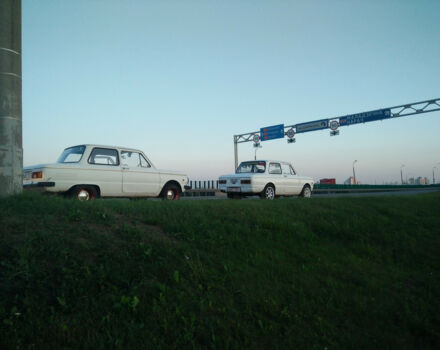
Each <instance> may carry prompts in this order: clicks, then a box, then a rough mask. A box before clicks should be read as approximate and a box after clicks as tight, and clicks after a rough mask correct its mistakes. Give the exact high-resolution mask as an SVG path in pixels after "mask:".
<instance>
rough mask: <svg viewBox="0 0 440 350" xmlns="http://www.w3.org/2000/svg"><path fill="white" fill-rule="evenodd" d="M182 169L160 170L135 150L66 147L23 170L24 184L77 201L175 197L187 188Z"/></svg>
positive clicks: (89, 146)
mask: <svg viewBox="0 0 440 350" xmlns="http://www.w3.org/2000/svg"><path fill="white" fill-rule="evenodd" d="M188 183H189V179H188V176H187V175H186V174H184V173H182V172H178V171H172V170H159V169H156V167H155V166H154V165H153V163H152V162H151V161H150V160H149V159H148V158H147V156H146V155H145V154H144V153H143V152H141V151H139V150H136V149H131V148H124V147H114V146H100V145H80V146H74V147H69V148H66V149H65V150H64V152H63V153H62V154H61V156H60V157H59V159H58V161H57V162H56V163H54V164H44V165H34V166H29V167H25V168H24V169H23V187H24V188H35V187H37V188H40V189H43V190H44V191H46V192H57V193H64V194H67V195H70V196H73V197H76V198H78V199H80V200H91V199H94V198H97V197H162V198H164V199H170V200H175V199H179V196H180V194H181V193H182V192H184V191H185V189H189V188H190V186H189V185H188Z"/></svg>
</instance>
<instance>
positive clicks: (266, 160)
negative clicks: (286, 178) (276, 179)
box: [242, 159, 290, 164]
mask: <svg viewBox="0 0 440 350" xmlns="http://www.w3.org/2000/svg"><path fill="white" fill-rule="evenodd" d="M247 162H266V163H283V164H290V162H287V161H285V160H273V159H257V160H244V161H243V162H242V163H247Z"/></svg>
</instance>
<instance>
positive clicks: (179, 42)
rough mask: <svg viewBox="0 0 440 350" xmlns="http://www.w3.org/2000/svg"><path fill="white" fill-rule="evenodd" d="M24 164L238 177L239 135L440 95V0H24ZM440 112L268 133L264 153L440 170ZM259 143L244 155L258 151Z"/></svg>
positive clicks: (315, 173)
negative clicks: (127, 153)
mask: <svg viewBox="0 0 440 350" xmlns="http://www.w3.org/2000/svg"><path fill="white" fill-rule="evenodd" d="M22 3H23V33H22V35H23V148H24V165H25V166H26V165H32V164H37V163H50V162H54V161H55V160H56V159H57V158H58V156H59V154H60V153H61V152H62V150H63V149H64V148H66V147H68V146H72V145H78V144H84V143H97V144H105V145H120V146H127V147H132V148H138V149H141V150H143V151H144V152H145V153H146V154H147V156H148V157H149V158H150V159H151V160H152V161H153V163H154V164H155V165H156V166H157V167H160V168H169V169H176V170H183V171H186V172H187V173H188V174H189V176H190V178H191V179H195V180H196V179H215V178H217V177H218V176H219V175H221V174H224V173H231V172H233V166H234V147H233V135H235V134H242V133H246V132H252V131H257V130H259V129H260V128H261V127H264V126H270V125H274V124H282V123H284V124H286V125H290V124H296V123H301V122H307V121H312V120H316V119H321V118H332V117H338V116H342V115H346V114H353V113H358V112H364V111H369V110H373V109H378V108H383V107H391V106H395V105H400V104H405V103H410V102H417V101H422V100H426V99H432V98H437V97H440V82H439V62H440V1H435V0H431V1H428V0H420V1H414V0H395V1H391V0H378V1H375V0H369V1H355V0H347V1H339V0H334V1H331V0H326V1H293V0H292V1H273V0H271V1H250V0H241V1H202V0H199V1H182V0H178V1H177V0H176V1H166V0H161V1H147V0H130V1H122V0H75V1H67V0H63V1H61V0H59V1H55V0H44V1H36V0H22ZM439 134H440V112H432V113H426V114H421V115H418V116H410V117H404V118H397V119H394V120H387V121H380V122H372V123H367V124H359V125H354V126H349V127H344V128H340V135H339V136H336V137H330V136H329V131H328V130H325V131H317V132H311V133H303V134H299V135H297V137H296V140H297V142H296V143H295V144H287V141H286V140H285V139H284V140H273V141H267V142H262V146H263V148H261V149H259V150H258V153H257V155H258V158H270V159H279V160H285V161H290V162H292V163H293V164H294V166H295V167H296V169H297V171H298V172H299V173H301V174H304V175H309V176H312V177H313V178H314V179H315V180H318V179H320V178H322V177H335V178H336V179H337V181H338V182H342V181H344V180H345V179H346V178H348V177H349V176H350V175H351V174H352V163H353V161H354V160H355V159H356V160H358V163H357V164H356V175H357V178H358V179H359V180H360V181H361V182H363V183H375V182H376V183H378V184H380V183H383V182H384V181H397V180H400V168H401V165H402V164H404V165H405V167H404V169H403V172H404V177H412V176H426V177H428V178H430V180H432V168H433V167H434V166H437V167H438V168H439V170H437V171H436V178H437V179H439V180H440V164H438V163H439V162H440V137H439ZM253 157H254V148H253V145H252V143H251V142H249V143H243V144H240V145H239V161H243V160H249V159H253Z"/></svg>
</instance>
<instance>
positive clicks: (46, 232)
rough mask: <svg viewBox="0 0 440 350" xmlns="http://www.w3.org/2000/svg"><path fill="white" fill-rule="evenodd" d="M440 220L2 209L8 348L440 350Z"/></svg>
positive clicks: (341, 204) (425, 214)
mask: <svg viewBox="0 0 440 350" xmlns="http://www.w3.org/2000/svg"><path fill="white" fill-rule="evenodd" d="M439 208H440V195H439V194H438V193H437V194H430V195H423V196H411V197H384V198H377V197H375V198H333V199H330V198H329V199H316V198H315V199H312V200H299V199H282V200H276V201H273V202H268V201H262V200H248V201H180V202H172V203H169V202H161V201H142V200H139V201H118V200H105V201H95V202H92V203H79V202H75V201H72V200H66V199H63V198H57V197H45V196H44V197H42V196H39V195H35V194H28V195H23V196H18V197H13V198H7V199H1V200H0V223H1V225H0V348H14V349H15V348H17V347H18V348H28V347H30V348H32V347H33V345H35V347H36V348H41V347H44V348H60V347H63V348H94V349H99V348H102V349H104V348H106V349H107V348H131V349H133V348H151V349H161V348H162V349H165V348H175V349H177V348H179V349H186V348H206V349H228V348H231V349H243V348H249V349H269V348H270V349H277V348H278V349H291V348H298V349H324V348H328V349H341V348H344V349H350V348H352V349H388V348H389V349H416V348H417V349H418V348H421V349H422V348H423V349H429V348H432V349H434V348H439V346H440V330H439V325H440V316H439V311H440V303H439V296H440V278H439V277H440V276H439V271H440V258H439V252H440V215H439V213H440V211H439Z"/></svg>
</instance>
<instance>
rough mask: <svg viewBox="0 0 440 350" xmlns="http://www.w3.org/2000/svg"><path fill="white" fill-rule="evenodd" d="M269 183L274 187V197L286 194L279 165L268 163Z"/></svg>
mask: <svg viewBox="0 0 440 350" xmlns="http://www.w3.org/2000/svg"><path fill="white" fill-rule="evenodd" d="M268 180H270V182H272V183H273V184H274V185H275V193H276V195H277V196H278V195H283V194H286V189H285V185H284V177H283V174H282V170H281V164H280V163H274V162H271V163H269V178H268Z"/></svg>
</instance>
